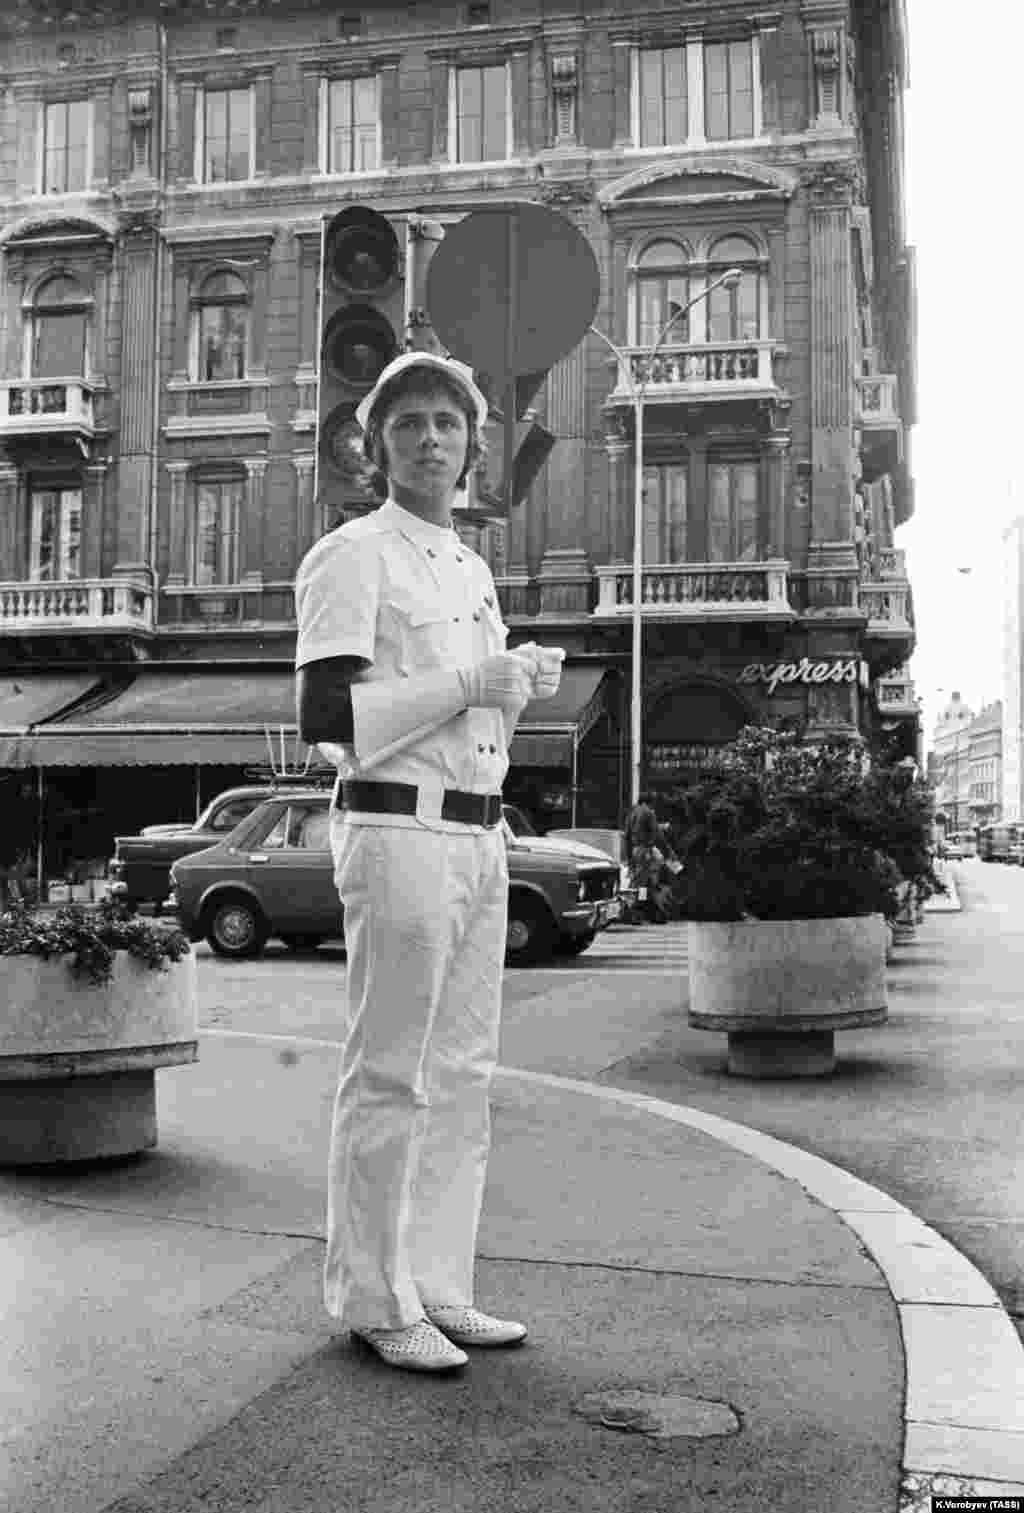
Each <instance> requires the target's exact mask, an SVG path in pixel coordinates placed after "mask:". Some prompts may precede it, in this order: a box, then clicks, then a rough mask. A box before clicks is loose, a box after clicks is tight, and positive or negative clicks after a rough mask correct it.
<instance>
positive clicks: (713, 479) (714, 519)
mask: <svg viewBox="0 0 1024 1513" xmlns="http://www.w3.org/2000/svg"><path fill="white" fill-rule="evenodd" d="M758 471H759V470H758V465H757V463H756V462H712V463H711V464H710V466H709V467H708V561H709V562H756V560H757V515H758Z"/></svg>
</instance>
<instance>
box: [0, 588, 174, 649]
mask: <svg viewBox="0 0 1024 1513" xmlns="http://www.w3.org/2000/svg"><path fill="white" fill-rule="evenodd" d="M152 629H153V589H152V585H151V584H150V582H149V580H148V578H145V577H139V578H128V577H125V578H75V579H71V580H66V581H64V582H57V583H0V636H24V635H38V634H39V633H40V632H43V633H54V634H57V633H64V632H67V631H111V632H118V633H121V634H123V633H124V632H126V631H134V632H143V633H147V632H150V631H152Z"/></svg>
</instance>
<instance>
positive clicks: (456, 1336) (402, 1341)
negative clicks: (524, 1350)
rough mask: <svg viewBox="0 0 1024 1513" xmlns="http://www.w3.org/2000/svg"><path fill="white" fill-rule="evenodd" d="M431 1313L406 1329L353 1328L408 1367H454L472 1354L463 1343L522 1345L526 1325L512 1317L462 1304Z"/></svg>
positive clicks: (380, 1353) (379, 1350)
mask: <svg viewBox="0 0 1024 1513" xmlns="http://www.w3.org/2000/svg"><path fill="white" fill-rule="evenodd" d="M426 1313H427V1317H426V1318H425V1319H420V1320H419V1321H418V1322H417V1323H415V1324H409V1325H407V1326H406V1328H404V1329H353V1331H352V1333H353V1334H354V1335H355V1336H356V1338H357V1339H360V1340H363V1341H365V1343H366V1344H367V1345H369V1347H370V1349H371V1350H373V1351H375V1352H376V1354H377V1355H378V1356H380V1358H381V1360H382V1361H385V1362H386V1363H387V1364H388V1365H389V1366H398V1367H399V1368H400V1369H402V1370H404V1371H454V1370H456V1369H457V1368H458V1367H460V1366H465V1364H466V1362H467V1361H468V1360H469V1356H468V1355H467V1354H466V1352H465V1351H464V1350H460V1349H459V1346H460V1345H483V1346H487V1345H521V1344H522V1342H523V1340H525V1339H526V1327H525V1325H523V1324H517V1323H516V1322H515V1321H514V1320H512V1319H494V1318H492V1317H491V1316H490V1314H487V1313H481V1312H480V1310H479V1308H468V1307H464V1306H463V1305H461V1304H454V1305H452V1306H451V1307H434V1308H428V1309H427V1310H426Z"/></svg>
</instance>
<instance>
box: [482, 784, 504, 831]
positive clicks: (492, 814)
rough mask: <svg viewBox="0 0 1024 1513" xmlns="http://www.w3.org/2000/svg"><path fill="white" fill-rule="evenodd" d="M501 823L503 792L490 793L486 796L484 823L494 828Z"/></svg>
mask: <svg viewBox="0 0 1024 1513" xmlns="http://www.w3.org/2000/svg"><path fill="white" fill-rule="evenodd" d="M500 823H501V794H500V793H488V794H485V796H484V824H485V825H486V826H488V828H493V827H494V826H495V825H498V824H500Z"/></svg>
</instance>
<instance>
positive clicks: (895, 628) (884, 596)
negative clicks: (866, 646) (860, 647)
mask: <svg viewBox="0 0 1024 1513" xmlns="http://www.w3.org/2000/svg"><path fill="white" fill-rule="evenodd" d="M857 602H858V605H859V607H860V608H861V609H862V610H863V611H864V612H865V614H866V615H867V617H868V624H867V634H868V636H869V637H876V638H879V639H881V640H886V641H888V640H899V639H903V638H906V637H910V638H911V639H912V638H913V635H914V623H913V619H912V613H911V606H910V584H909V583H899V582H897V581H895V580H893V581H892V582H884V583H861V584H859V585H858V588H857Z"/></svg>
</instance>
